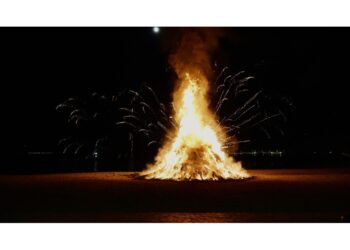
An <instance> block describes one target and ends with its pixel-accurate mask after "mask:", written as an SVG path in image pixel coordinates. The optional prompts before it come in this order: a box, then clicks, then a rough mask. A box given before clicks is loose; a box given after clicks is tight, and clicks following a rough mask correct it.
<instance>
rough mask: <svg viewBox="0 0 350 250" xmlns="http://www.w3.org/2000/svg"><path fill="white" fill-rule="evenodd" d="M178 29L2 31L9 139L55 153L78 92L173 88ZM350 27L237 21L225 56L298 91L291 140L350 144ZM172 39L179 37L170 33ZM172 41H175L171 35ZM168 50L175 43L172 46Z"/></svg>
mask: <svg viewBox="0 0 350 250" xmlns="http://www.w3.org/2000/svg"><path fill="white" fill-rule="evenodd" d="M176 32H178V30H177V29H174V28H161V30H160V33H158V34H155V33H153V32H152V28H1V29H0V37H1V39H0V48H1V54H0V60H1V71H0V82H1V88H2V90H1V99H2V103H3V105H2V108H3V112H2V123H3V124H4V125H5V127H4V129H2V133H3V136H2V137H3V138H5V140H4V142H5V143H6V144H7V145H10V147H9V148H10V149H11V150H13V151H16V150H21V149H22V148H23V147H24V146H26V148H27V149H28V150H43V151H50V150H54V148H55V144H56V142H57V139H58V138H60V137H61V136H62V129H61V127H62V124H63V121H62V119H61V117H59V116H58V115H57V112H56V111H55V106H56V105H57V104H58V103H60V102H62V101H64V100H65V99H67V98H69V97H71V96H82V97H84V96H86V95H89V94H91V93H92V92H94V91H98V92H102V93H107V94H108V93H112V92H117V91H119V90H122V89H125V88H132V87H135V86H138V85H139V84H140V83H141V82H148V83H150V84H152V86H154V87H155V88H156V89H158V92H159V93H160V94H165V93H163V92H165V91H164V90H165V89H169V87H171V83H170V82H167V81H166V79H168V74H169V69H168V65H167V53H166V47H167V43H169V42H172V43H174V42H176V41H169V37H172V36H171V33H176ZM349 34H350V29H349V28H227V29H226V35H225V36H224V37H222V39H221V40H220V47H219V50H218V54H217V55H215V58H214V59H215V60H216V61H217V62H218V63H219V64H220V66H226V65H228V66H230V67H231V68H232V69H234V70H235V71H239V70H247V71H248V72H249V73H252V74H253V75H255V76H256V78H257V79H258V80H259V82H261V84H262V85H263V87H264V88H265V89H267V90H269V91H271V92H274V93H278V94H280V95H282V96H286V97H288V98H291V99H292V100H293V102H294V105H295V106H296V110H295V112H294V113H293V114H292V116H291V117H290V122H289V125H288V126H289V128H288V129H287V130H288V134H287V137H286V138H287V141H288V142H289V145H303V146H305V145H309V146H310V147H320V148H340V149H341V150H343V151H350V147H349V146H348V144H349V143H348V141H349V139H350V133H349V129H348V128H349V127H350V122H349V119H348V115H349V112H348V108H349V98H348V93H349V92H348V89H349V88H348V85H349V83H350V81H349V70H350V62H349V58H350V48H349V46H350V38H349ZM170 40H171V39H170ZM165 41H166V42H165ZM164 48H165V49H164Z"/></svg>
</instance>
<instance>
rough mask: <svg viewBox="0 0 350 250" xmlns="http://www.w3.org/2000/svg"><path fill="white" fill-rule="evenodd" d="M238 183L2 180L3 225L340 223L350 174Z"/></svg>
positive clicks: (65, 177) (258, 177)
mask: <svg viewBox="0 0 350 250" xmlns="http://www.w3.org/2000/svg"><path fill="white" fill-rule="evenodd" d="M249 172H250V173H251V174H252V175H253V176H254V177H253V178H251V179H247V180H240V181H213V182H207V181H206V182H199V181H194V182H175V181H157V180H140V179H135V178H133V177H132V173H118V172H107V173H106V172H104V173H67V174H43V175H0V197H1V203H0V221H2V222H340V221H348V220H349V215H350V199H349V197H350V169H320V170H315V169H312V170H310V169H309V170H305V169H304V170H302V169H287V170H252V171H249Z"/></svg>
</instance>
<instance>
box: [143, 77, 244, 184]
mask: <svg viewBox="0 0 350 250" xmlns="http://www.w3.org/2000/svg"><path fill="white" fill-rule="evenodd" d="M208 86H209V84H208V82H207V80H206V79H205V77H203V76H201V75H199V76H198V77H197V78H194V77H192V76H190V74H189V73H186V74H185V75H184V78H183V80H182V81H181V83H180V87H179V89H178V90H177V91H176V92H175V94H174V102H173V104H174V108H175V110H176V112H175V114H174V115H175V121H176V123H177V124H178V127H177V129H176V131H173V136H170V138H171V139H170V140H168V141H166V142H165V144H164V146H163V147H162V148H161V149H160V151H159V152H158V155H157V157H156V159H155V163H154V164H153V165H149V166H148V168H147V169H146V170H145V171H143V172H142V173H141V176H143V177H145V178H146V179H172V180H178V181H180V180H219V179H243V178H247V177H249V175H248V173H247V172H246V171H245V170H244V169H243V168H242V167H241V163H240V162H236V161H235V160H234V159H233V158H232V157H230V156H229V155H228V154H227V153H226V152H225V151H224V150H223V149H222V145H223V141H224V138H225V135H224V133H223V132H222V129H221V128H220V126H219V124H218V123H217V122H216V120H215V117H214V115H213V114H212V113H211V112H210V110H209V107H208V101H207V92H208Z"/></svg>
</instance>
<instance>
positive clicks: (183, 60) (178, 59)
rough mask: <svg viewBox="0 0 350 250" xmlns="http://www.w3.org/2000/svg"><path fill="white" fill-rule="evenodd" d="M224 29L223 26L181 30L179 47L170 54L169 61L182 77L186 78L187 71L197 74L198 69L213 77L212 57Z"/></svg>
mask: <svg viewBox="0 0 350 250" xmlns="http://www.w3.org/2000/svg"><path fill="white" fill-rule="evenodd" d="M223 31H224V30H223V29H222V28H190V29H189V28H187V29H183V30H180V32H179V33H180V34H179V36H178V39H177V40H178V43H177V47H176V48H175V50H174V51H173V52H172V53H171V54H170V56H169V63H170V65H171V66H172V67H173V69H174V70H175V72H176V74H177V76H178V77H179V78H180V79H183V78H184V74H185V73H190V74H191V73H194V75H196V73H197V72H198V71H200V73H202V74H204V75H205V76H206V78H207V79H211V77H212V72H213V71H212V63H211V61H212V60H211V57H212V55H213V54H214V53H215V52H216V49H217V47H218V42H219V38H220V37H221V36H222V35H223V33H224V32H223ZM196 71H197V72H196Z"/></svg>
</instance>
